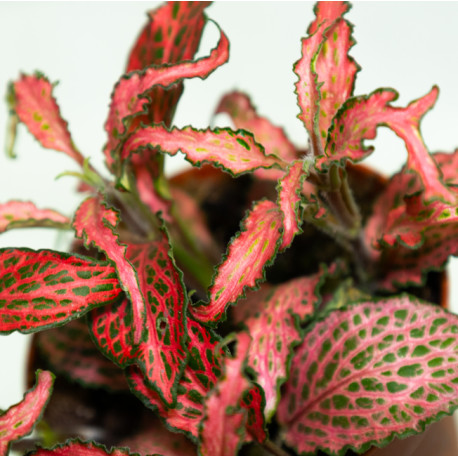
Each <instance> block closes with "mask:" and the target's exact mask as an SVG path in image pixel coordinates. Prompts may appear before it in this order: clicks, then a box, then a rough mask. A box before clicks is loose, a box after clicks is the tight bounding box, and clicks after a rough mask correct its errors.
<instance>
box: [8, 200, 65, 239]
mask: <svg viewBox="0 0 458 458" xmlns="http://www.w3.org/2000/svg"><path fill="white" fill-rule="evenodd" d="M69 223H70V220H69V219H68V218H67V217H66V216H64V215H61V214H60V213H59V212H56V211H54V210H50V209H44V210H40V209H39V208H37V207H36V206H35V204H34V203H32V202H21V201H19V200H10V201H9V202H7V203H6V204H0V232H5V231H7V230H8V229H13V228H15V227H55V228H65V227H67V226H68V225H69Z"/></svg>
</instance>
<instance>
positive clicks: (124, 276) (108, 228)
mask: <svg viewBox="0 0 458 458" xmlns="http://www.w3.org/2000/svg"><path fill="white" fill-rule="evenodd" d="M118 219H119V216H118V214H117V212H116V211H115V210H113V209H111V208H108V207H107V206H106V205H104V204H103V203H102V202H101V201H100V200H99V198H97V197H89V198H88V199H86V200H85V201H84V202H83V203H82V204H81V205H80V206H79V208H78V209H77V210H76V213H75V218H74V221H73V227H74V228H75V231H76V235H77V237H79V238H81V239H83V240H84V243H85V246H86V247H89V246H90V245H91V244H92V245H93V246H95V247H96V248H98V249H99V250H101V251H103V252H104V253H105V254H106V256H107V257H108V258H109V259H110V260H111V261H113V262H114V263H115V266H116V271H117V273H118V277H119V280H120V282H121V285H122V287H123V289H124V290H125V291H126V292H127V294H128V296H129V298H130V300H131V303H132V312H133V323H134V324H133V337H134V343H139V342H140V341H141V340H143V339H144V337H145V323H146V308H145V301H144V299H143V295H142V292H141V290H140V284H139V279H138V277H137V273H136V272H135V269H134V267H133V266H132V264H131V263H130V262H129V261H128V260H127V259H126V245H123V244H121V243H120V241H119V237H118V235H117V234H116V233H115V232H114V231H115V229H116V226H117V224H118Z"/></svg>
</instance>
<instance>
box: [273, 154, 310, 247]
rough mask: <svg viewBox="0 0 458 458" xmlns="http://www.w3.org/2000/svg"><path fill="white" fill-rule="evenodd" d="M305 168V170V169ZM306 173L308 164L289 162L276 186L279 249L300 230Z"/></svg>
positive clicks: (287, 243) (289, 243) (288, 243)
mask: <svg viewBox="0 0 458 458" xmlns="http://www.w3.org/2000/svg"><path fill="white" fill-rule="evenodd" d="M305 169H306V170H305ZM307 175H308V166H306V165H305V164H304V162H303V161H296V162H294V163H292V164H291V166H290V167H289V168H288V171H287V172H286V174H285V176H284V177H282V178H281V179H280V181H279V182H278V186H277V191H278V202H277V203H278V206H279V207H280V209H281V211H282V212H283V215H284V218H283V240H282V243H281V246H280V249H282V250H284V249H285V248H287V247H288V246H289V245H291V243H292V241H293V239H294V236H295V235H297V234H299V233H300V232H301V228H300V226H301V224H302V215H301V212H300V204H301V191H302V183H303V182H304V181H305V179H306V178H307Z"/></svg>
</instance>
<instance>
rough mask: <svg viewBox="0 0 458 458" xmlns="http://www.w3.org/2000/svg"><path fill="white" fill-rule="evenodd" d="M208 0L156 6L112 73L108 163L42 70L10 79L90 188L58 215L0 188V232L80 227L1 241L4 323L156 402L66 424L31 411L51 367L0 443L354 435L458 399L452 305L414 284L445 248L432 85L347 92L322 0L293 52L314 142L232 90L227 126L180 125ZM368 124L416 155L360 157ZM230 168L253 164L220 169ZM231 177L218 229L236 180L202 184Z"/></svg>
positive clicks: (399, 425) (210, 448)
mask: <svg viewBox="0 0 458 458" xmlns="http://www.w3.org/2000/svg"><path fill="white" fill-rule="evenodd" d="M207 6H208V4H207V3H206V2H189V3H187V2H180V3H170V4H167V5H164V6H161V7H159V8H158V9H157V10H155V11H153V12H152V13H151V18H150V21H149V23H148V24H147V25H146V26H145V28H144V30H143V31H142V33H141V35H140V36H139V38H138V40H137V42H136V44H135V46H134V48H133V50H132V52H131V55H130V57H129V60H128V66H127V70H126V71H127V73H126V74H125V75H123V76H122V77H121V78H120V79H119V81H118V83H117V84H116V85H115V88H114V90H113V93H112V100H111V104H110V109H109V113H108V118H107V121H106V124H105V130H106V133H107V143H106V146H105V148H104V154H105V159H106V164H107V166H108V168H109V170H110V172H111V173H112V180H107V179H104V178H102V177H101V175H100V174H99V173H98V171H97V170H95V169H94V168H93V167H92V166H91V164H90V163H89V161H88V160H87V159H85V158H84V156H83V155H82V153H81V152H80V151H79V150H78V149H77V148H76V146H75V143H74V142H73V140H72V138H71V136H70V133H69V131H68V129H67V123H66V122H65V121H64V119H63V118H62V117H61V114H60V112H59V107H58V105H57V103H56V101H55V99H54V97H53V95H52V91H53V85H52V83H51V82H50V81H49V80H48V79H47V78H46V77H45V76H44V75H42V74H34V75H21V76H20V78H19V79H18V80H16V81H14V82H12V83H11V85H10V88H9V92H8V101H9V104H10V110H11V134H12V135H13V136H14V133H15V128H16V125H17V123H19V122H21V123H24V124H25V125H26V126H27V128H28V129H29V131H30V133H31V134H32V135H33V136H34V137H35V138H36V139H37V140H38V141H39V142H40V143H41V144H42V145H43V146H44V147H45V148H51V149H55V150H58V151H61V152H63V153H65V154H67V155H69V156H70V157H72V158H73V159H75V161H76V162H77V164H79V166H80V167H81V171H80V172H78V173H73V175H76V176H77V177H79V178H80V179H81V183H82V184H81V186H80V190H81V192H84V193H87V194H88V197H86V198H85V200H83V202H82V203H81V205H80V206H79V208H78V209H77V211H76V213H75V214H74V215H73V217H72V218H69V217H68V216H64V215H61V214H59V213H57V212H55V211H53V210H48V209H39V208H37V207H36V206H35V205H34V204H33V203H31V202H20V201H10V202H6V203H3V204H2V205H1V206H0V230H1V231H6V230H11V229H15V228H20V227H34V226H39V227H43V226H45V227H49V228H58V229H66V230H73V231H74V232H75V236H76V240H75V242H74V244H73V246H72V248H71V250H70V252H69V253H60V252H56V251H50V250H38V251H33V250H28V249H23V248H7V249H2V250H0V266H1V273H0V331H1V332H2V333H4V334H8V333H11V332H13V331H19V332H22V333H32V332H39V333H38V334H37V337H36V339H35V340H34V343H35V345H36V347H37V348H38V349H39V351H40V358H41V359H40V360H41V361H42V362H43V364H46V369H51V370H52V371H53V372H55V374H56V376H57V377H58V378H57V381H56V390H57V383H58V382H59V378H65V379H70V380H71V381H73V382H72V383H75V384H76V385H72V386H77V385H82V386H83V387H87V390H93V389H105V390H108V391H109V392H112V393H113V392H114V393H117V392H124V391H128V390H130V392H131V393H132V394H133V395H135V396H136V397H137V398H138V399H140V400H141V401H142V402H143V404H144V410H145V412H149V411H150V410H151V411H154V412H155V414H154V415H155V416H156V419H154V418H152V415H151V416H150V417H148V421H147V422H146V423H145V422H143V423H142V424H141V426H139V428H138V430H137V431H135V434H131V433H130V435H129V434H127V432H125V434H123V432H122V431H121V432H118V436H117V438H116V440H113V438H111V439H110V441H109V442H110V443H109V444H107V445H109V446H110V447H111V446H113V447H112V448H111V449H107V448H106V447H105V446H104V445H101V444H98V443H95V442H93V441H92V440H93V439H95V438H98V436H97V435H94V434H91V432H90V430H88V429H87V428H86V429H84V430H83V429H81V428H75V429H76V430H75V431H74V432H73V431H72V432H70V433H69V432H68V431H66V432H65V434H64V433H63V432H62V430H60V429H59V425H58V424H56V422H55V421H54V423H53V421H52V418H51V416H47V413H46V412H45V413H44V417H43V418H44V419H43V420H41V421H40V418H41V417H42V416H43V412H44V411H45V408H46V404H47V403H48V400H49V397H50V396H51V391H52V385H53V380H54V376H53V375H52V374H51V373H50V372H49V371H48V370H43V371H39V372H37V382H36V386H35V387H34V388H33V389H31V390H30V391H29V392H28V393H27V394H26V395H25V397H24V400H23V401H22V402H21V403H19V404H18V405H16V406H13V407H10V408H9V409H8V410H7V411H5V412H3V413H2V415H1V416H0V450H1V452H2V453H6V452H7V451H8V450H9V448H10V444H11V442H14V441H18V440H19V439H20V438H22V437H23V436H24V435H26V434H28V433H29V432H30V431H31V429H32V428H33V426H34V425H35V424H36V423H37V422H38V425H39V428H38V433H39V435H38V439H39V437H40V434H44V436H43V437H44V439H43V440H44V442H42V444H41V445H40V446H39V447H38V448H37V449H36V450H35V451H34V452H32V453H33V454H48V455H59V454H60V455H72V454H73V455H79V454H82V455H109V454H111V455H128V454H130V453H136V452H138V453H141V454H153V453H160V454H185V455H189V454H192V453H196V452H199V453H202V454H207V455H234V454H237V452H239V450H240V448H241V447H242V446H243V447H244V452H246V453H257V452H259V450H260V449H259V447H264V448H265V449H267V450H269V451H271V452H273V453H279V454H281V453H283V452H282V448H283V450H287V451H288V452H292V451H295V452H298V453H309V454H314V453H317V452H318V451H319V450H321V451H323V452H326V453H330V454H342V453H344V452H346V451H347V450H349V449H352V450H354V451H357V452H364V451H365V450H367V449H368V448H369V447H370V446H373V445H375V446H384V445H386V444H388V443H389V442H390V441H391V440H392V439H393V438H395V437H401V438H402V437H406V436H408V435H411V434H416V433H420V432H422V431H423V430H424V428H425V427H426V426H427V425H428V424H430V423H431V422H434V421H437V420H439V419H440V418H441V417H442V416H444V415H447V414H451V413H452V412H453V411H454V410H455V409H456V407H457V405H458V318H457V317H456V316H455V315H453V314H451V313H449V312H447V311H446V310H444V309H442V308H441V307H439V306H437V305H434V304H430V303H427V302H425V301H424V299H425V297H424V296H425V294H426V293H425V292H426V290H427V289H431V287H432V286H433V285H432V283H433V280H434V279H433V277H432V276H431V275H430V274H429V275H428V272H429V271H440V270H442V269H443V268H444V265H445V264H446V262H447V259H448V257H449V256H451V255H456V254H457V252H458V206H457V200H458V192H457V189H458V188H457V185H458V154H457V153H456V152H455V153H452V154H444V153H438V154H430V153H429V152H428V150H427V148H426V146H425V143H424V142H423V139H422V136H421V132H420V121H421V119H422V117H423V116H424V115H425V113H426V112H427V111H428V110H429V109H431V108H432V106H433V105H434V102H435V100H436V98H437V94H438V89H437V88H436V87H433V88H432V89H431V91H430V92H429V93H427V94H426V95H423V96H421V97H419V98H418V99H417V100H415V101H413V102H411V103H410V104H409V105H407V106H406V107H398V106H393V102H394V101H395V99H396V98H397V93H396V92H395V91H393V90H392V89H385V88H382V89H377V90H375V91H374V92H372V93H371V94H368V95H357V96H355V95H353V90H354V82H355V76H356V73H357V71H358V70H359V67H358V65H357V64H356V62H355V61H354V60H353V59H352V58H351V57H350V56H349V55H348V52H349V50H350V48H351V47H352V46H353V43H354V41H353V38H352V26H351V25H350V24H349V22H348V21H347V20H346V19H345V18H344V17H343V16H344V14H345V13H346V12H347V10H348V8H349V7H348V5H347V4H344V3H340V2H333V3H326V2H323V3H319V4H317V6H316V8H315V15H316V18H315V20H314V22H313V23H312V24H311V25H310V26H309V28H308V35H307V36H306V37H305V38H304V39H303V40H302V43H301V54H300V58H299V60H298V61H297V62H296V63H295V65H294V72H295V73H296V75H297V83H296V87H295V92H296V94H297V101H298V107H299V119H300V120H301V121H302V122H303V124H304V127H305V129H306V130H307V132H308V136H309V145H308V148H307V149H305V150H304V149H299V148H297V147H296V146H295V145H293V143H291V142H290V141H289V140H288V139H287V138H286V136H285V133H284V131H283V130H282V129H280V128H279V127H277V126H274V125H272V124H271V123H270V122H269V121H268V120H267V119H266V118H264V117H262V116H261V115H259V114H258V113H257V112H256V110H255V108H254V107H253V105H252V103H251V101H250V99H249V98H248V96H247V95H245V94H243V93H240V92H232V93H228V94H227V95H226V96H224V97H223V98H222V100H221V101H220V102H219V104H218V105H217V110H216V111H217V112H219V113H223V112H224V113H227V114H228V115H229V116H230V117H231V119H232V121H233V124H234V125H235V128H236V129H237V130H234V129H231V128H219V129H210V128H208V129H205V130H197V129H194V128H193V127H191V126H189V127H185V128H177V127H174V126H173V115H174V112H175V109H176V107H177V103H178V101H179V98H180V95H181V93H182V91H183V80H185V79H187V78H195V77H199V78H207V77H209V76H210V74H211V73H212V72H213V71H214V70H216V69H217V68H218V67H219V66H221V65H222V64H224V63H225V62H226V61H227V59H228V56H229V42H228V39H227V37H226V35H225V34H224V32H223V31H222V30H219V33H220V37H219V41H218V43H217V45H216V47H215V48H214V49H213V50H212V51H211V52H210V54H209V55H208V56H207V57H203V58H200V59H194V54H195V53H196V51H197V48H198V46H199V41H200V38H201V34H202V30H203V28H204V26H205V24H206V22H207V18H206V16H205V13H204V11H205V8H206V7H207ZM189 123H190V124H191V123H192V119H190V120H189ZM381 125H383V126H386V127H387V128H389V129H391V130H392V131H394V132H395V133H396V134H397V135H398V136H399V137H400V138H401V139H402V140H403V141H404V142H405V146H406V149H407V154H408V156H407V163H406V164H405V166H404V167H403V169H402V170H401V171H400V172H399V173H397V174H396V175H394V176H393V177H392V178H391V179H390V180H389V181H387V182H386V183H385V182H383V180H382V179H380V178H377V177H376V176H375V175H374V174H372V175H371V173H370V172H367V171H364V170H365V169H362V168H361V167H359V166H356V165H354V163H357V162H359V161H361V160H362V159H364V158H365V157H367V156H368V155H369V154H371V152H372V148H368V147H366V146H365V144H364V140H366V139H373V138H374V137H375V135H376V130H377V127H378V126H381ZM11 144H13V143H11ZM178 151H181V152H183V153H184V154H185V156H186V159H187V160H188V161H189V162H190V163H191V164H192V165H194V166H196V167H200V166H201V165H202V164H210V165H211V166H213V167H215V169H211V167H208V166H206V167H205V168H204V169H202V170H201V171H193V172H188V173H186V174H184V175H181V176H180V177H177V178H174V179H171V180H169V179H167V178H166V177H165V176H164V173H163V169H164V161H165V158H166V157H167V155H172V156H173V155H175V154H176V153H177V152H178ZM218 169H220V170H218ZM221 170H222V171H223V172H221ZM224 172H227V173H228V174H229V175H226V176H225V174H224ZM242 174H249V178H248V179H245V181H243V180H242V181H240V180H238V181H232V180H233V178H231V177H230V175H232V177H238V176H239V175H242ZM355 177H359V178H358V180H357V181H358V182H357V184H358V185H357V186H356V187H355V186H353V187H352V182H353V184H354V183H355V181H356V180H355ZM374 177H375V178H374ZM365 180H366V181H367V183H366V181H365ZM370 180H372V181H374V180H375V182H376V183H378V184H377V186H375V187H374V186H372V185H371V184H370V183H369V181H370ZM215 183H216V185H215ZM228 183H231V184H228ZM234 183H235V184H234ZM368 183H369V184H368ZM215 186H216V188H215ZM228 186H229V188H230V189H231V190H232V191H234V190H235V189H238V190H239V191H237V192H240V188H241V187H242V186H243V187H244V188H243V189H245V191H246V192H245V191H244V194H243V195H244V196H245V198H244V199H245V200H244V201H243V202H242V204H239V207H243V208H245V209H246V214H245V217H244V218H243V220H242V221H241V223H240V230H239V232H237V234H236V235H234V236H233V237H232V238H231V239H230V242H229V244H228V246H227V248H224V247H221V246H220V244H221V240H224V238H225V236H221V234H226V235H227V231H229V234H230V230H231V229H230V228H229V229H228V228H227V227H225V226H227V225H225V224H223V223H225V222H227V218H226V220H225V219H224V217H223V216H224V215H225V213H226V212H227V213H228V214H233V208H232V206H231V205H232V204H233V202H231V201H230V200H231V198H232V194H231V195H229V196H226V197H227V198H226V199H222V200H221V201H219V204H220V205H218V206H216V207H215V206H214V207H213V209H216V213H215V212H213V213H212V211H211V207H210V206H209V205H208V199H207V200H206V198H207V197H208V195H209V193H211V192H212V190H214V189H219V192H223V191H222V189H223V188H225V187H228ZM371 186H372V187H371ZM248 189H249V190H250V191H249V192H250V194H249V193H248ZM364 190H367V191H368V194H367V195H365V194H364ZM232 191H231V192H232ZM247 196H248V197H247ZM249 196H256V197H255V199H254V201H253V200H252V199H251V197H249ZM242 200H243V199H242ZM225 205H226V206H225ZM239 210H240V208H239ZM231 212H232V213H231ZM222 215H223V216H222ZM215 221H216V222H217V223H215ZM221 222H223V223H221ZM230 222H231V221H229V223H230ZM314 228H318V229H319V231H316V230H315V229H314ZM323 232H324V234H323ZM316 238H318V239H319V242H318V243H317V242H316ZM333 239H334V240H333ZM323 240H324V242H323ZM292 244H293V245H294V246H293V247H292V248H291V245H292ZM304 247H306V248H305V249H304ZM301 250H302V251H301ZM288 252H289V254H288ZM291 253H298V254H297V255H296V257H294V256H292V255H291ZM336 255H338V256H339V258H340V259H334V258H335V257H336ZM221 256H222V258H221ZM218 259H221V261H219V262H218ZM330 259H332V262H328V261H329V260H330ZM304 260H305V261H304ZM320 261H324V262H323V263H321V264H320ZM215 264H216V267H215V270H214V272H215V273H214V275H213V274H212V267H213V265H215ZM271 265H272V267H269V266H271ZM285 266H286V267H285ZM268 267H269V268H268ZM267 268H268V269H267ZM285 269H286V271H285ZM212 275H213V277H212ZM266 277H267V279H268V282H267V281H265V280H266ZM409 292H410V293H412V292H415V293H416V294H417V295H420V296H422V297H421V298H417V297H415V296H413V295H410V294H408V293H409ZM83 316H84V317H83ZM82 317H83V318H82ZM97 349H98V350H100V351H98V350H97ZM78 389H79V390H82V389H83V388H78ZM56 395H57V394H56ZM110 396H111V395H110ZM112 396H116V395H115V394H113V395H112ZM116 399H118V398H116V397H113V400H114V401H113V403H115V400H116ZM56 402H57V401H56ZM52 403H53V399H52V397H51V401H50V404H49V408H51V406H52ZM131 405H132V409H136V408H137V407H138V400H137V399H135V398H134V397H133V396H132V398H131ZM115 407H116V406H115ZM148 409H150V410H148ZM135 411H136V410H135ZM157 418H160V419H161V421H162V423H163V424H164V425H165V426H166V427H167V428H168V429H169V430H170V431H167V430H165V429H164V427H163V426H162V425H161V423H160V422H158V421H157ZM68 421H70V423H71V422H72V420H71V419H70V420H68ZM88 431H89V432H88ZM45 433H46V434H45ZM38 439H37V440H38ZM67 439H68V440H67ZM65 440H67V441H66V442H65ZM59 442H62V443H59ZM18 444H19V445H20V442H18ZM249 444H251V445H249Z"/></svg>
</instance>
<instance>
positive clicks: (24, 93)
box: [12, 74, 84, 165]
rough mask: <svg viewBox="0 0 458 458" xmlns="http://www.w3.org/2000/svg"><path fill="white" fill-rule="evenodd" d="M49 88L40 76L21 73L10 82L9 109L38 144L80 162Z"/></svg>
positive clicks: (47, 82)
mask: <svg viewBox="0 0 458 458" xmlns="http://www.w3.org/2000/svg"><path fill="white" fill-rule="evenodd" d="M52 90H53V85H52V84H51V83H50V82H49V81H48V79H47V78H46V77H45V76H44V75H39V74H36V75H33V76H30V75H22V76H21V78H20V79H19V80H18V81H16V82H15V83H13V91H14V97H13V100H14V102H13V106H12V109H13V110H14V111H15V112H16V114H17V116H18V117H19V119H20V120H21V122H23V123H24V124H25V125H26V126H27V128H28V129H29V131H30V133H31V134H32V135H33V136H34V137H35V138H36V139H37V140H38V141H39V142H40V143H41V144H42V146H44V147H45V148H50V149H55V150H57V151H62V152H63V153H65V154H67V155H68V156H70V157H71V158H72V159H74V160H75V161H76V162H78V164H80V165H83V163H84V157H83V156H82V155H81V153H80V152H79V151H78V150H77V149H76V147H75V145H74V144H73V141H72V139H71V137H70V132H69V131H68V128H67V122H66V121H64V119H62V117H61V115H60V110H59V107H58V105H57V103H56V100H55V98H54V97H53V95H52Z"/></svg>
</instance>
